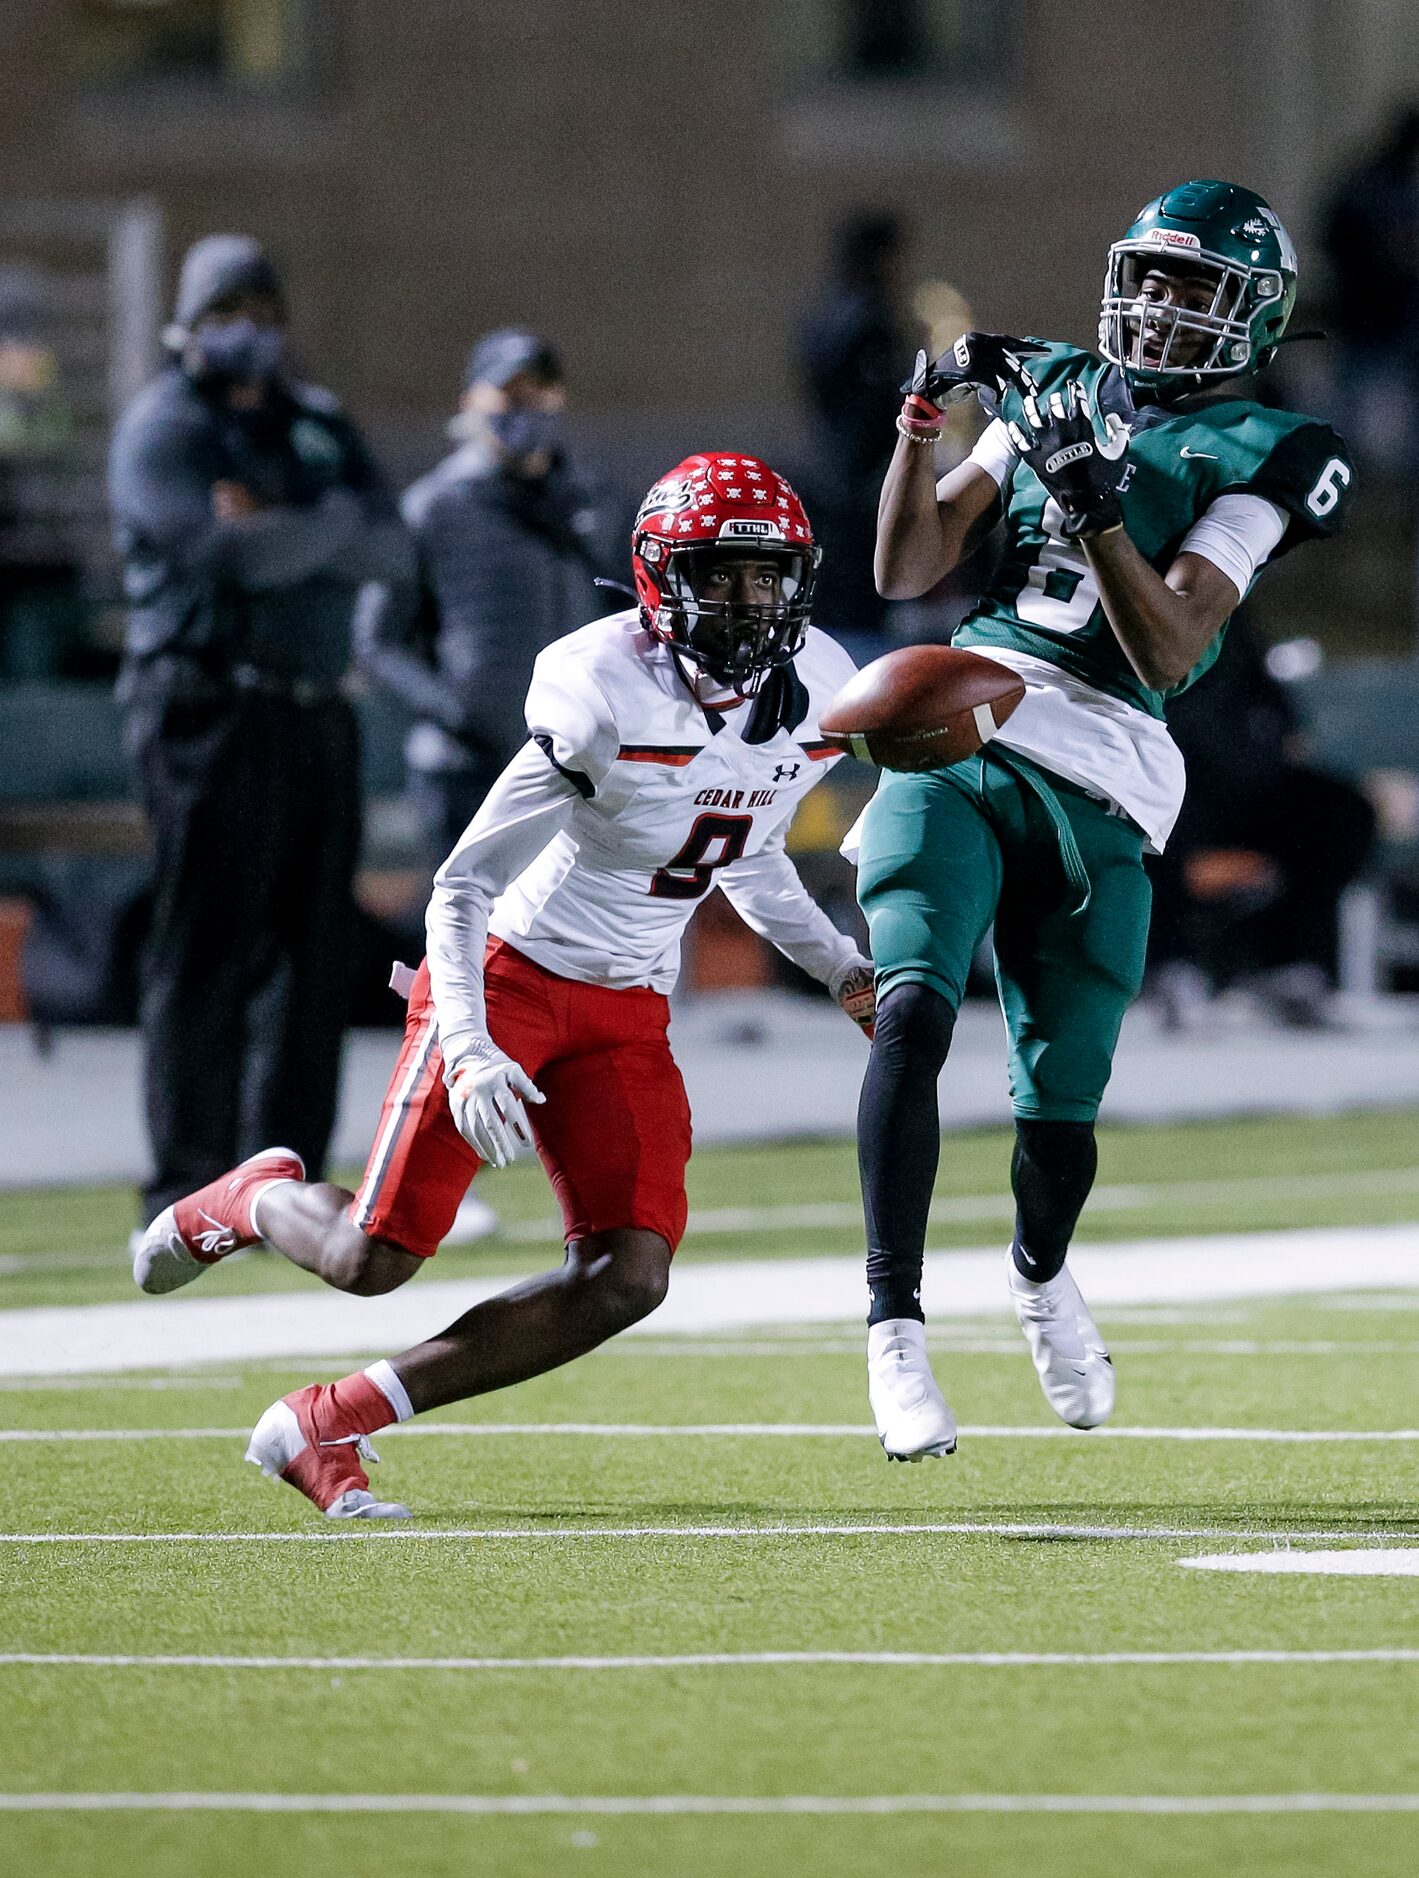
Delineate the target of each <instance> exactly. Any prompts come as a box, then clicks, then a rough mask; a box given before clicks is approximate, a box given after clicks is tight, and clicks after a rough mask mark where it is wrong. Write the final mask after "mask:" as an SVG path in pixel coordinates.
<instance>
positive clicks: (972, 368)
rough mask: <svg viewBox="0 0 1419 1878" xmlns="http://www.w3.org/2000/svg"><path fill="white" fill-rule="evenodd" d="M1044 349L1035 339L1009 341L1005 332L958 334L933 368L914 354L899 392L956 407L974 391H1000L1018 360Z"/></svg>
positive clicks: (1031, 356) (1009, 338)
mask: <svg viewBox="0 0 1419 1878" xmlns="http://www.w3.org/2000/svg"><path fill="white" fill-rule="evenodd" d="M1047 350H1048V348H1047V347H1046V346H1045V345H1043V344H1042V343H1041V342H1040V340H1038V339H1012V338H1011V336H1010V334H1009V333H962V334H961V336H960V338H959V339H958V340H957V341H956V343H955V345H954V346H952V348H951V350H950V351H949V352H943V353H942V354H941V357H940V358H939V359H937V361H936V363H935V364H934V365H932V364H930V363H928V360H927V356H926V354H925V352H918V353H917V355H916V366H915V369H914V370H913V372H912V375H911V377H910V378H909V379H908V380H907V382H906V384H904V385H903V386H902V390H903V391H904V392H907V393H909V394H912V395H914V396H916V397H918V398H924V399H926V401H927V402H928V403H929V404H934V405H936V406H937V407H938V408H940V407H943V406H945V405H948V404H956V403H958V402H959V401H960V400H961V399H962V398H969V397H970V396H971V394H972V392H975V391H980V390H985V391H998V390H1000V389H1001V388H1002V387H1003V385H1004V384H1005V383H1007V382H1009V381H1010V380H1011V379H1012V374H1013V371H1014V370H1015V369H1016V368H1018V366H1019V364H1020V362H1021V360H1022V359H1027V358H1034V357H1035V356H1036V355H1037V354H1038V353H1041V352H1045V351H1047Z"/></svg>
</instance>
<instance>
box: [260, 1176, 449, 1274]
mask: <svg viewBox="0 0 1419 1878" xmlns="http://www.w3.org/2000/svg"><path fill="white" fill-rule="evenodd" d="M354 1197H355V1196H354V1194H353V1193H351V1192H350V1191H349V1190H348V1188H345V1187H337V1186H335V1185H333V1184H332V1183H331V1182H330V1181H319V1182H307V1181H297V1180H283V1181H282V1182H281V1183H280V1184H279V1185H278V1186H274V1187H268V1188H267V1190H266V1192H265V1193H263V1194H262V1196H261V1199H260V1201H259V1202H258V1207H259V1211H260V1226H261V1233H262V1237H263V1238H264V1239H265V1240H266V1243H267V1244H268V1245H269V1246H270V1247H271V1249H272V1250H273V1251H275V1252H279V1253H280V1254H281V1256H282V1257H283V1258H288V1259H289V1260H290V1261H291V1263H292V1265H299V1266H300V1267H301V1269H302V1271H307V1272H314V1273H315V1275H316V1277H317V1278H323V1279H324V1280H325V1282H326V1284H327V1285H333V1286H334V1288H335V1289H336V1290H337V1291H351V1292H353V1293H354V1294H355V1296H356V1297H361V1298H373V1297H378V1296H379V1295H380V1293H381V1292H385V1291H394V1290H397V1289H398V1287H399V1286H400V1285H402V1284H407V1283H408V1281H409V1280H410V1279H411V1278H412V1277H413V1276H414V1274H415V1272H416V1271H418V1269H419V1267H420V1266H421V1265H422V1264H423V1263H424V1260H423V1259H421V1258H416V1257H415V1255H414V1254H413V1253H412V1252H406V1251H405V1250H404V1248H403V1247H402V1246H397V1245H392V1244H391V1243H390V1242H389V1241H388V1240H387V1239H371V1238H369V1237H368V1236H367V1235H366V1234H365V1233H362V1232H361V1231H360V1229H359V1227H358V1226H357V1225H356V1224H355V1222H354V1221H353V1220H352V1219H351V1218H350V1202H351V1201H352V1200H353V1199H354Z"/></svg>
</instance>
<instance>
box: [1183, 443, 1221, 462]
mask: <svg viewBox="0 0 1419 1878" xmlns="http://www.w3.org/2000/svg"><path fill="white" fill-rule="evenodd" d="M1178 455H1179V456H1199V457H1204V458H1205V459H1206V460H1207V462H1209V463H1215V462H1216V461H1217V459H1216V457H1215V456H1214V455H1213V454H1212V452H1211V451H1210V450H1189V449H1188V447H1187V445H1186V444H1184V445H1183V447H1182V449H1181V450H1179V451H1178Z"/></svg>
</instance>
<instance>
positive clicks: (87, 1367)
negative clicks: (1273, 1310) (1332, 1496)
mask: <svg viewBox="0 0 1419 1878" xmlns="http://www.w3.org/2000/svg"><path fill="white" fill-rule="evenodd" d="M1416 1255H1419V1228H1416V1227H1414V1226H1366V1227H1343V1228H1341V1227H1334V1228H1332V1227H1325V1228H1315V1229H1305V1230H1296V1231H1294V1232H1274V1233H1238V1234H1227V1235H1222V1236H1219V1237H1214V1238H1193V1239H1147V1240H1138V1241H1134V1242H1129V1243H1120V1244H1117V1245H1111V1246H1087V1245H1083V1246H1078V1247H1076V1249H1075V1251H1074V1253H1073V1254H1072V1257H1071V1268H1072V1269H1073V1270H1074V1272H1075V1274H1076V1275H1077V1277H1078V1279H1079V1281H1080V1284H1081V1286H1082V1287H1083V1290H1084V1294H1085V1296H1086V1297H1087V1298H1088V1299H1089V1301H1090V1303H1091V1304H1092V1305H1093V1306H1094V1307H1095V1309H1096V1310H1098V1311H1100V1313H1101V1314H1102V1315H1105V1316H1107V1312H1108V1309H1109V1307H1110V1306H1119V1307H1124V1308H1127V1307H1129V1306H1136V1305H1139V1304H1174V1305H1176V1304H1189V1305H1190V1304H1196V1303H1197V1302H1198V1301H1199V1300H1202V1299H1212V1298H1218V1299H1235V1298H1244V1297H1245V1298H1251V1297H1287V1296H1297V1295H1303V1294H1308V1293H1324V1292H1353V1291H1356V1290H1363V1289H1365V1288H1367V1287H1396V1286H1399V1287H1406V1286H1414V1285H1415V1283H1416V1274H1419V1256H1416ZM1004 1263H1005V1260H1004V1250H1003V1247H1002V1246H999V1245H997V1246H992V1247H984V1248H981V1249H979V1250H976V1251H974V1252H970V1251H956V1252H934V1253H930V1254H928V1256H927V1262H926V1273H925V1280H924V1289H923V1299H924V1302H925V1304H926V1307H927V1313H928V1316H929V1317H931V1318H932V1319H933V1320H940V1321H942V1322H949V1321H950V1320H951V1319H952V1318H961V1317H964V1316H972V1317H973V1316H977V1315H979V1314H980V1313H981V1312H982V1311H990V1310H998V1309H999V1308H1000V1307H1001V1305H1002V1304H1003V1303H1004V1301H1005V1272H1004ZM508 1282H509V1280H507V1279H505V1278H494V1277H490V1278H481V1279H464V1280H442V1281H440V1280H437V1279H433V1280H428V1279H425V1278H423V1277H421V1278H420V1279H419V1280H418V1282H417V1283H415V1284H411V1285H407V1286H405V1287H404V1288H403V1289H402V1290H399V1291H395V1292H391V1293H389V1294H387V1295H386V1296H383V1297H379V1298H355V1297H348V1296H345V1295H343V1294H341V1293H332V1292H329V1291H317V1290H315V1289H314V1288H312V1289H311V1290H310V1291H309V1292H279V1293H273V1294H261V1295H257V1296H246V1297H236V1298H222V1297H212V1296H210V1295H208V1296H206V1297H203V1296H201V1295H197V1296H190V1295H188V1294H186V1293H184V1294H183V1296H182V1297H180V1298H176V1299H167V1298H163V1299H151V1300H143V1301H137V1302H133V1303H126V1304H93V1305H73V1306H65V1307H37V1308H34V1309H28V1310H18V1311H4V1312H0V1375H16V1376H18V1375H61V1374H63V1375H79V1374H96V1373H99V1372H105V1371H117V1370H128V1369H136V1370H162V1369H167V1368H171V1367H173V1366H174V1365H181V1366H182V1367H184V1368H186V1367H190V1365H191V1364H192V1363H193V1362H195V1361H202V1362H213V1363H227V1364H231V1363H234V1362H240V1361H243V1360H245V1359H247V1358H252V1357H269V1356H290V1357H293V1358H296V1357H299V1358H309V1357H320V1356H327V1355H344V1354H345V1353H347V1352H349V1351H352V1350H368V1349H370V1348H372V1347H373V1348H376V1349H385V1350H397V1349H400V1348H404V1347H407V1346H408V1345H409V1344H412V1343H417V1342H420V1341H422V1340H423V1339H424V1338H426V1337H429V1336H431V1335H433V1334H434V1333H435V1332H437V1331H438V1330H440V1329H442V1328H443V1326H444V1325H446V1324H448V1323H450V1322H451V1321H452V1320H453V1319H454V1318H456V1317H459V1316H461V1315H462V1313H463V1312H464V1311H466V1310H467V1309H468V1308H469V1307H470V1306H471V1305H473V1304H475V1303H477V1302H479V1301H480V1300H481V1299H483V1298H487V1297H490V1296H492V1295H493V1294H494V1293H496V1292H497V1291H499V1290H501V1289H503V1288H504V1287H505V1285H506V1284H507V1283H508ZM862 1314H863V1289H862V1261H861V1258H860V1257H857V1256H855V1255H844V1256H840V1257H832V1258H802V1259H773V1260H760V1261H757V1262H756V1263H754V1264H752V1265H751V1264H746V1263H745V1262H744V1261H742V1260H726V1261H714V1262H711V1261H694V1260H692V1261H689V1262H687V1263H686V1264H684V1265H683V1266H681V1267H680V1268H679V1269H677V1271H676V1273H675V1278H674V1281H673V1283H672V1284H671V1287H670V1296H669V1298H668V1299H667V1300H666V1302H665V1303H664V1304H663V1305H662V1306H661V1307H660V1309H659V1310H658V1311H656V1312H655V1313H654V1314H653V1315H652V1316H650V1317H648V1318H647V1319H645V1320H644V1324H643V1326H637V1327H636V1328H635V1329H633V1330H632V1331H631V1332H630V1333H629V1334H630V1335H631V1336H637V1335H651V1336H663V1335H664V1333H665V1332H667V1331H670V1332H678V1331H688V1332H690V1333H691V1334H692V1335H693V1334H699V1335H703V1334H705V1333H706V1332H709V1331H716V1330H744V1329H748V1328H750V1327H756V1328H757V1327H760V1326H763V1327H765V1328H773V1327H775V1326H784V1325H793V1324H808V1323H813V1324H818V1323H830V1322H844V1323H852V1324H854V1325H856V1324H857V1323H859V1322H860V1321H861V1318H862Z"/></svg>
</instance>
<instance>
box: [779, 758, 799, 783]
mask: <svg viewBox="0 0 1419 1878" xmlns="http://www.w3.org/2000/svg"><path fill="white" fill-rule="evenodd" d="M802 767H803V765H802V764H801V763H780V764H779V766H778V768H777V769H776V770H775V771H774V781H775V782H792V781H793V779H794V777H795V776H796V775H797V774H798V772H799V770H801V769H802Z"/></svg>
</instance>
